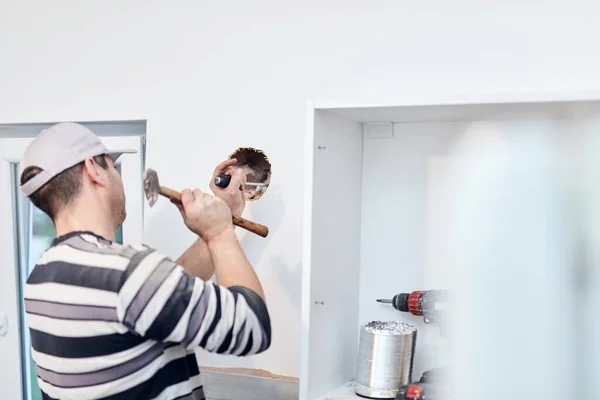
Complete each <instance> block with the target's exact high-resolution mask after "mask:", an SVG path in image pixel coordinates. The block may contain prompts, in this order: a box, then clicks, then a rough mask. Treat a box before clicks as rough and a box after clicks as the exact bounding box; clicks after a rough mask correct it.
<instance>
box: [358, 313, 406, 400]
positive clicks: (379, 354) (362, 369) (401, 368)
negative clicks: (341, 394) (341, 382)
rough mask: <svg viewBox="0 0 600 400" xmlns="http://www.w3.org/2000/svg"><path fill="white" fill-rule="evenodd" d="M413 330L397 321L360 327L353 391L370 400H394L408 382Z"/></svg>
mask: <svg viewBox="0 0 600 400" xmlns="http://www.w3.org/2000/svg"><path fill="white" fill-rule="evenodd" d="M416 341H417V329H416V328H415V327H414V326H412V325H409V324H407V323H404V322H399V321H370V322H368V323H366V324H364V325H362V326H361V329H360V342H359V348H358V363H357V368H356V378H355V383H356V387H355V392H356V394H357V395H359V396H363V397H368V398H372V399H394V398H395V397H396V395H397V394H398V389H399V388H400V386H402V385H407V384H409V383H411V382H412V370H413V360H414V353H415V344H416Z"/></svg>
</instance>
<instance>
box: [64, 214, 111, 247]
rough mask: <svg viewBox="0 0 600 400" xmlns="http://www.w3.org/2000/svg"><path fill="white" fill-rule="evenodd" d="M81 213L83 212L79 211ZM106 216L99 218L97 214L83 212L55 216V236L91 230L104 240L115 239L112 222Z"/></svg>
mask: <svg viewBox="0 0 600 400" xmlns="http://www.w3.org/2000/svg"><path fill="white" fill-rule="evenodd" d="M81 214H83V213H81ZM107 220H108V218H101V217H100V216H99V215H98V214H92V213H85V214H83V215H78V213H68V214H66V215H62V216H57V218H56V219H55V220H54V226H55V228H56V236H57V237H61V236H64V235H66V234H68V233H71V232H82V231H87V232H93V233H95V234H96V235H98V236H102V237H103V238H104V239H106V240H110V241H114V240H115V230H114V228H113V227H112V223H110V222H108V223H107Z"/></svg>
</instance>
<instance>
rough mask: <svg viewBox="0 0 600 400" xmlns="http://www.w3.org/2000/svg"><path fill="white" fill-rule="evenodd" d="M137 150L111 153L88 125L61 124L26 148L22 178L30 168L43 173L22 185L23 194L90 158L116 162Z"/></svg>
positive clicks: (44, 131)
mask: <svg viewBox="0 0 600 400" xmlns="http://www.w3.org/2000/svg"><path fill="white" fill-rule="evenodd" d="M136 152H137V150H134V149H120V150H116V149H115V150H112V149H111V150H109V149H108V148H106V146H104V144H103V143H102V142H101V141H100V138H99V137H98V136H96V134H94V132H92V131H91V130H90V129H88V128H86V127H85V126H83V125H81V124H77V123H73V122H61V123H59V124H56V125H53V126H51V127H49V128H47V129H44V130H42V131H41V132H40V134H39V135H38V136H37V137H36V138H35V139H33V141H32V142H31V143H30V144H29V145H28V146H27V148H26V149H25V154H23V158H22V159H21V166H20V172H19V176H21V174H23V171H25V170H26V169H27V168H29V167H38V168H40V169H41V171H40V173H38V174H37V175H36V176H34V177H33V178H32V179H30V180H29V181H28V182H26V183H25V184H24V185H21V191H22V192H23V194H25V196H29V195H31V194H32V193H34V192H35V191H36V190H38V189H39V188H41V187H42V186H44V185H45V184H46V183H48V181H50V179H52V178H54V177H55V176H56V175H58V174H60V173H61V172H62V171H64V170H66V169H68V168H71V167H72V166H74V165H77V164H79V163H80V162H83V161H85V159H86V158H90V157H95V156H99V155H102V154H106V155H108V156H110V157H111V158H112V159H113V160H114V161H115V162H116V161H117V159H118V158H119V157H120V156H121V155H122V154H124V153H136Z"/></svg>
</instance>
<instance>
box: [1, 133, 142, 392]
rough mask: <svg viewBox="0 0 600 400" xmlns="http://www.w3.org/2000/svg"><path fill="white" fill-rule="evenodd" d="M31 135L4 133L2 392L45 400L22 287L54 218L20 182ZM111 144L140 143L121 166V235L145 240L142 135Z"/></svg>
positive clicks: (130, 240)
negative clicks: (124, 210) (32, 199)
mask: <svg viewBox="0 0 600 400" xmlns="http://www.w3.org/2000/svg"><path fill="white" fill-rule="evenodd" d="M31 140H32V138H9V139H0V243H1V244H2V251H0V263H1V264H0V354H1V355H2V362H1V363H0V388H1V390H2V394H1V395H0V397H2V398H7V399H15V400H41V393H40V391H39V387H38V385H37V379H36V377H35V368H34V367H33V365H32V363H31V355H30V342H29V330H28V328H27V325H26V323H25V319H24V313H23V311H22V310H23V299H22V295H21V293H22V289H23V285H24V283H25V281H26V280H27V277H28V276H29V273H30V272H31V269H32V268H33V266H34V265H35V263H36V262H37V260H38V259H39V257H40V256H41V254H42V253H43V251H44V250H45V249H46V248H47V247H48V245H49V244H50V242H51V241H52V239H53V238H54V235H55V231H54V226H53V225H52V222H51V220H50V219H49V218H48V216H46V214H44V213H43V212H42V211H40V210H39V209H38V208H36V207H35V206H34V205H33V204H32V203H31V202H30V201H29V200H28V199H27V198H26V197H25V196H23V194H22V193H21V191H20V189H19V186H18V179H19V176H18V174H19V172H18V171H19V161H20V159H21V155H22V154H23V152H24V150H25V147H26V146H27V144H28V143H29V142H30V141H31ZM102 142H103V143H104V144H105V145H106V146H107V147H108V148H131V149H137V150H138V152H137V154H125V155H123V156H122V157H121V159H120V160H119V161H120V162H119V164H118V166H117V169H118V170H119V171H120V173H121V176H122V177H123V182H124V186H125V195H126V198H127V205H126V208H127V219H126V221H125V222H124V223H123V225H122V226H121V227H120V228H119V232H118V234H117V241H119V242H122V243H132V244H133V243H141V241H142V221H143V205H144V200H143V189H142V181H141V177H142V154H141V148H142V146H141V139H140V137H139V136H129V137H104V138H102Z"/></svg>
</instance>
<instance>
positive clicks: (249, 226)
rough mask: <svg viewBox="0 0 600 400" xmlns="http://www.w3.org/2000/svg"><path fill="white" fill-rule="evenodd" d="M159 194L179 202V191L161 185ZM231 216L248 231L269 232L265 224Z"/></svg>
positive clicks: (262, 233) (264, 235)
mask: <svg viewBox="0 0 600 400" xmlns="http://www.w3.org/2000/svg"><path fill="white" fill-rule="evenodd" d="M160 194H161V195H162V196H165V197H166V198H168V199H170V200H171V201H174V202H175V203H177V204H181V193H179V192H176V191H175V190H172V189H169V188H166V187H164V186H161V187H160ZM231 218H232V222H233V224H234V225H235V226H239V227H240V228H242V229H245V230H247V231H249V232H252V233H256V234H257V235H258V236H261V237H267V235H268V234H269V228H268V227H266V226H265V225H261V224H257V223H256V222H252V221H248V220H247V219H244V218H240V217H236V216H234V215H232V216H231Z"/></svg>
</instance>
